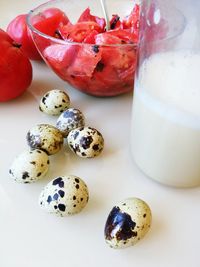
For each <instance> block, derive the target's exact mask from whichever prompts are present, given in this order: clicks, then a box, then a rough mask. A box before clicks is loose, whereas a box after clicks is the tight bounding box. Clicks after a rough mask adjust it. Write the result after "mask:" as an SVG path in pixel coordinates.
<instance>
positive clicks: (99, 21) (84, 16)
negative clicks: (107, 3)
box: [78, 7, 106, 31]
mask: <svg viewBox="0 0 200 267" xmlns="http://www.w3.org/2000/svg"><path fill="white" fill-rule="evenodd" d="M84 21H93V22H96V23H97V24H98V25H99V26H100V28H101V31H104V30H105V27H106V21H105V19H104V18H99V17H97V16H93V15H91V13H90V9H89V7H88V8H86V9H85V10H84V11H83V13H82V14H81V16H80V17H79V19H78V22H84Z"/></svg>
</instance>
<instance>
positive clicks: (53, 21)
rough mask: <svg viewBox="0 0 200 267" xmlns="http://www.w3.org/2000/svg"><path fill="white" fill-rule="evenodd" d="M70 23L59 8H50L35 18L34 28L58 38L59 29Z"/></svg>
mask: <svg viewBox="0 0 200 267" xmlns="http://www.w3.org/2000/svg"><path fill="white" fill-rule="evenodd" d="M69 23H70V21H69V19H68V17H67V16H66V15H65V13H64V12H63V11H61V10H60V9H58V8H49V9H46V10H44V11H43V12H41V13H39V14H38V15H36V16H34V17H33V21H32V24H33V25H34V27H35V28H36V29H37V30H39V31H41V32H43V33H45V34H47V35H50V36H52V37H56V36H57V35H56V33H57V29H58V28H59V27H62V26H63V25H66V24H69Z"/></svg>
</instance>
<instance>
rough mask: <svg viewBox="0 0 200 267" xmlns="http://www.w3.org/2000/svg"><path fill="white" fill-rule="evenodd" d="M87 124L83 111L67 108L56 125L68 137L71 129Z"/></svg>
mask: <svg viewBox="0 0 200 267" xmlns="http://www.w3.org/2000/svg"><path fill="white" fill-rule="evenodd" d="M84 125H85V118H84V115H83V113H82V112H81V111H80V110H79V109H76V108H69V109H67V110H65V111H64V112H63V113H62V114H61V115H60V116H59V118H58V120H57V123H56V127H57V128H58V129H59V130H60V131H61V133H62V134H63V136H64V137H67V136H68V134H69V132H70V131H71V130H74V129H76V128H79V127H83V126H84Z"/></svg>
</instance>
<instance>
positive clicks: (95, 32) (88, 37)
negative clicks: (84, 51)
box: [83, 30, 98, 44]
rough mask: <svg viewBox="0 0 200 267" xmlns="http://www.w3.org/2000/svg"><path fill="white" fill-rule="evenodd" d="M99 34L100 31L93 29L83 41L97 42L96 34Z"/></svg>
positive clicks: (87, 42)
mask: <svg viewBox="0 0 200 267" xmlns="http://www.w3.org/2000/svg"><path fill="white" fill-rule="evenodd" d="M97 34H98V31H96V30H93V31H91V33H89V34H88V36H86V37H85V39H84V40H83V43H86V44H95V36H96V35H97Z"/></svg>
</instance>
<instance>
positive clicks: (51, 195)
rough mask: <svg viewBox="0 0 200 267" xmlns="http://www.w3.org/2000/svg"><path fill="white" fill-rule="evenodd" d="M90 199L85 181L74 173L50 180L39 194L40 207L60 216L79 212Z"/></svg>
mask: <svg viewBox="0 0 200 267" xmlns="http://www.w3.org/2000/svg"><path fill="white" fill-rule="evenodd" d="M88 199H89V193H88V188H87V185H86V184H85V182H84V181H83V180H82V179H81V178H79V177H77V176H74V175H66V176H60V177H57V178H55V179H53V180H52V181H51V182H49V183H48V184H47V185H46V186H45V187H44V189H43V190H42V192H41V194H40V196H39V205H40V207H41V208H42V209H43V210H44V211H46V212H49V213H53V214H56V215H58V216H67V215H72V214H75V213H79V212H80V211H81V210H82V209H83V208H84V207H85V206H86V204H87V202H88Z"/></svg>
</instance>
